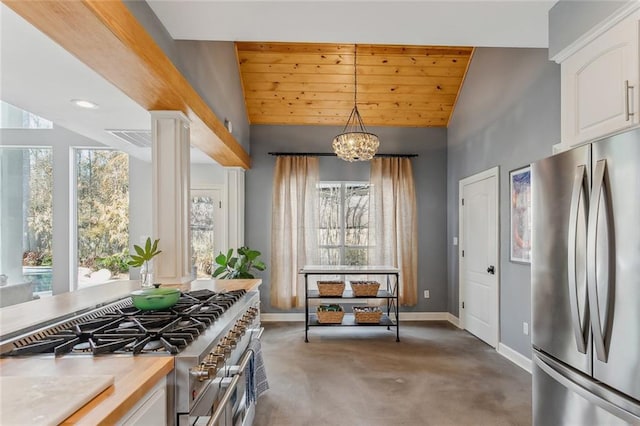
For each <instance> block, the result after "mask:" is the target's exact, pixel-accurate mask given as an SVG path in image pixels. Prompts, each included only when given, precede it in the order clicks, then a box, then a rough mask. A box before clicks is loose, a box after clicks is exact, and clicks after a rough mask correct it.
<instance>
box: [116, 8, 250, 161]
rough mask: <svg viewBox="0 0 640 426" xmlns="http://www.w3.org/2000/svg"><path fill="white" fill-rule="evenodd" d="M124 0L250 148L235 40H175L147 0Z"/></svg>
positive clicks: (239, 140)
mask: <svg viewBox="0 0 640 426" xmlns="http://www.w3.org/2000/svg"><path fill="white" fill-rule="evenodd" d="M124 3H125V4H126V6H127V8H128V9H129V10H130V11H131V13H132V14H133V15H134V16H135V17H136V19H137V20H138V21H139V22H140V23H141V24H142V25H143V26H144V27H145V29H146V30H147V32H148V33H149V34H150V35H151V37H153V39H154V40H155V42H156V43H157V44H158V46H160V48H161V49H162V50H163V51H164V53H165V54H166V55H167V56H168V57H169V59H171V61H172V62H173V63H174V65H175V66H176V67H177V68H178V69H179V70H180V72H182V74H183V75H184V76H185V77H186V79H187V80H188V81H189V83H191V85H192V86H193V88H194V89H195V90H196V92H198V94H199V95H200V96H201V97H202V99H204V101H205V102H206V103H207V105H209V107H210V108H211V110H212V111H213V112H214V113H215V114H216V116H217V117H218V119H219V120H220V121H221V122H224V120H225V119H228V120H230V121H231V122H232V124H233V136H234V137H235V138H236V140H237V141H238V143H239V144H240V145H242V147H243V148H244V149H245V151H247V152H249V120H248V118H247V112H246V110H245V106H244V94H243V92H242V84H241V82H240V71H239V69H238V63H237V60H236V52H235V46H234V44H233V42H231V41H220V42H216V41H176V40H174V39H173V38H171V35H170V34H169V33H168V32H167V30H166V29H165V27H164V26H163V25H162V23H161V22H160V20H159V19H158V17H157V16H156V15H155V14H154V13H153V10H151V8H150V7H149V5H148V4H147V3H146V2H145V1H140V0H125V1H124Z"/></svg>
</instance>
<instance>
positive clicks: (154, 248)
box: [151, 239, 160, 256]
mask: <svg viewBox="0 0 640 426" xmlns="http://www.w3.org/2000/svg"><path fill="white" fill-rule="evenodd" d="M159 242H160V239H156V240H155V241H154V242H153V246H152V247H151V252H152V253H155V252H156V251H157V250H158V243H159ZM158 253H159V252H158ZM158 253H155V254H158ZM155 254H154V256H155Z"/></svg>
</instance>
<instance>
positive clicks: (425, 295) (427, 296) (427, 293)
mask: <svg viewBox="0 0 640 426" xmlns="http://www.w3.org/2000/svg"><path fill="white" fill-rule="evenodd" d="M430 297H431V293H430V292H429V290H425V291H424V298H425V299H428V298H430Z"/></svg>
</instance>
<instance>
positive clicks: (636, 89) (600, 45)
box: [561, 10, 640, 149]
mask: <svg viewBox="0 0 640 426" xmlns="http://www.w3.org/2000/svg"><path fill="white" fill-rule="evenodd" d="M639 24H640V11H639V10H636V11H635V12H633V13H632V14H631V15H630V16H628V17H626V18H625V19H624V20H622V21H621V22H619V23H618V24H616V25H615V26H613V27H612V28H610V29H609V30H608V31H606V32H605V33H603V34H601V35H600V36H598V37H597V38H595V39H594V40H593V41H591V42H590V43H588V44H587V45H585V46H584V47H582V48H581V49H580V50H578V51H577V52H576V53H574V54H573V55H571V56H570V57H569V58H567V59H566V60H565V61H563V62H562V65H561V73H562V83H561V84H562V89H561V90H562V93H561V102H562V145H563V147H564V148H566V149H568V148H571V147H574V146H576V145H579V144H581V143H583V142H587V141H591V140H594V139H598V138H600V137H603V136H607V135H610V134H614V133H618V132H620V131H622V130H625V129H627V128H631V127H635V126H637V125H638V123H640V108H639V105H640V103H639V101H640V97H639V93H640V68H639V64H640V56H639V53H638V46H639V42H638V38H639V28H640V25H639Z"/></svg>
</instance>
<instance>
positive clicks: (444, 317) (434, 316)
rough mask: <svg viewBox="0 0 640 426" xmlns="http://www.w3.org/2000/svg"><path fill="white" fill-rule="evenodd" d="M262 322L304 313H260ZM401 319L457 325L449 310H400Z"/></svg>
mask: <svg viewBox="0 0 640 426" xmlns="http://www.w3.org/2000/svg"><path fill="white" fill-rule="evenodd" d="M260 320H261V321H263V322H302V321H304V314H303V313H301V312H291V313H289V312H283V313H261V314H260ZM400 320H401V321H448V322H450V323H451V324H453V325H455V326H456V327H458V328H459V327H460V326H459V322H458V317H456V316H454V315H453V314H450V313H449V312H400Z"/></svg>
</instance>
